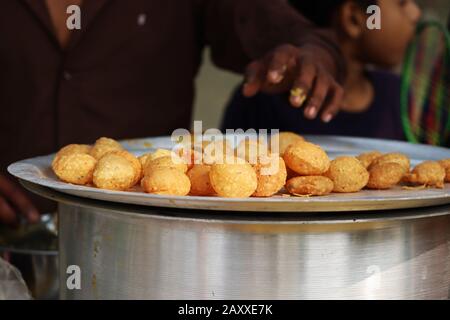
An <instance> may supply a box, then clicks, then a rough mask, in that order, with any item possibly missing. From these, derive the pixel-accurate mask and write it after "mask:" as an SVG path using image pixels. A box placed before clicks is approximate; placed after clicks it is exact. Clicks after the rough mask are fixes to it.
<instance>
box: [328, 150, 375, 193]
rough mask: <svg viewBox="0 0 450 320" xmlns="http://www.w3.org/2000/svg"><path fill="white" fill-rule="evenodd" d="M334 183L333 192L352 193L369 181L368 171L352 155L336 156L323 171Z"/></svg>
mask: <svg viewBox="0 0 450 320" xmlns="http://www.w3.org/2000/svg"><path fill="white" fill-rule="evenodd" d="M325 176H326V177H328V178H330V179H331V180H332V181H333V183H334V188H333V191H334V192H339V193H353V192H358V191H360V190H361V189H363V188H364V187H365V186H366V185H367V182H368V181H369V172H367V170H366V168H364V166H363V165H362V164H361V162H360V161H359V160H358V159H356V158H354V157H338V158H336V159H334V160H333V161H331V165H330V168H329V169H328V171H327V172H326V173H325Z"/></svg>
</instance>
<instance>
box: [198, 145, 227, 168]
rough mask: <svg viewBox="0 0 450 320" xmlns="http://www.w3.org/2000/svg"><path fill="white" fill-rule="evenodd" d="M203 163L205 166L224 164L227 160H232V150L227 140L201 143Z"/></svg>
mask: <svg viewBox="0 0 450 320" xmlns="http://www.w3.org/2000/svg"><path fill="white" fill-rule="evenodd" d="M202 145H203V149H202V151H203V162H204V163H205V164H209V165H212V164H215V163H220V164H223V163H226V162H227V158H230V159H234V155H233V148H232V145H231V143H230V142H229V141H228V140H226V139H225V140H217V141H203V144H202Z"/></svg>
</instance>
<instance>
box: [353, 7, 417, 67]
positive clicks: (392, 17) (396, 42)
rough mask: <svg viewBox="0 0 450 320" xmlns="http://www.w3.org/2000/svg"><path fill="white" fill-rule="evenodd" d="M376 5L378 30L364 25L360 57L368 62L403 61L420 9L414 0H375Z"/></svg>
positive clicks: (391, 65) (385, 63) (388, 63)
mask: <svg viewBox="0 0 450 320" xmlns="http://www.w3.org/2000/svg"><path fill="white" fill-rule="evenodd" d="M378 5H379V6H380V9H381V30H369V29H367V28H365V31H364V32H363V34H362V37H361V41H362V43H361V44H362V48H363V52H362V58H364V59H365V60H367V61H366V62H367V63H371V64H375V65H378V66H383V67H394V66H396V65H398V64H399V63H401V62H402V60H403V57H404V55H405V51H406V49H407V47H408V44H409V42H410V41H411V40H412V38H413V36H414V32H415V30H416V26H417V23H418V21H419V19H420V17H421V14H422V13H421V10H420V9H419V7H418V6H417V4H416V2H415V0H378Z"/></svg>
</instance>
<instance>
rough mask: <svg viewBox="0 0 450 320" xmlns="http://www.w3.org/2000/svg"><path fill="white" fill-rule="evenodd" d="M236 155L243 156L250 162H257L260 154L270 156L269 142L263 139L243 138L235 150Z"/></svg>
mask: <svg viewBox="0 0 450 320" xmlns="http://www.w3.org/2000/svg"><path fill="white" fill-rule="evenodd" d="M234 152H235V155H236V157H239V158H242V159H244V160H245V161H247V162H248V163H250V164H256V163H257V162H258V158H259V157H260V156H268V155H269V151H268V147H267V144H266V143H265V142H264V141H262V140H252V139H245V140H242V141H241V142H240V143H239V145H238V146H237V147H236V149H235V150H234Z"/></svg>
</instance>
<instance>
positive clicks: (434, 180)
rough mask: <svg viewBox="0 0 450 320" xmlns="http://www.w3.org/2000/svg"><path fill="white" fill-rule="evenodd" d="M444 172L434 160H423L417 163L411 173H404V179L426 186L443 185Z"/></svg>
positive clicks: (439, 186) (440, 186) (438, 186)
mask: <svg viewBox="0 0 450 320" xmlns="http://www.w3.org/2000/svg"><path fill="white" fill-rule="evenodd" d="M445 176H446V172H445V169H444V168H443V167H442V166H441V165H440V164H439V162H436V161H425V162H422V163H421V164H419V165H417V166H416V167H415V168H414V169H413V170H412V172H411V173H408V174H406V176H405V179H404V180H405V181H406V182H409V183H411V184H417V185H424V186H428V187H437V188H443V187H444V180H445Z"/></svg>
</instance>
